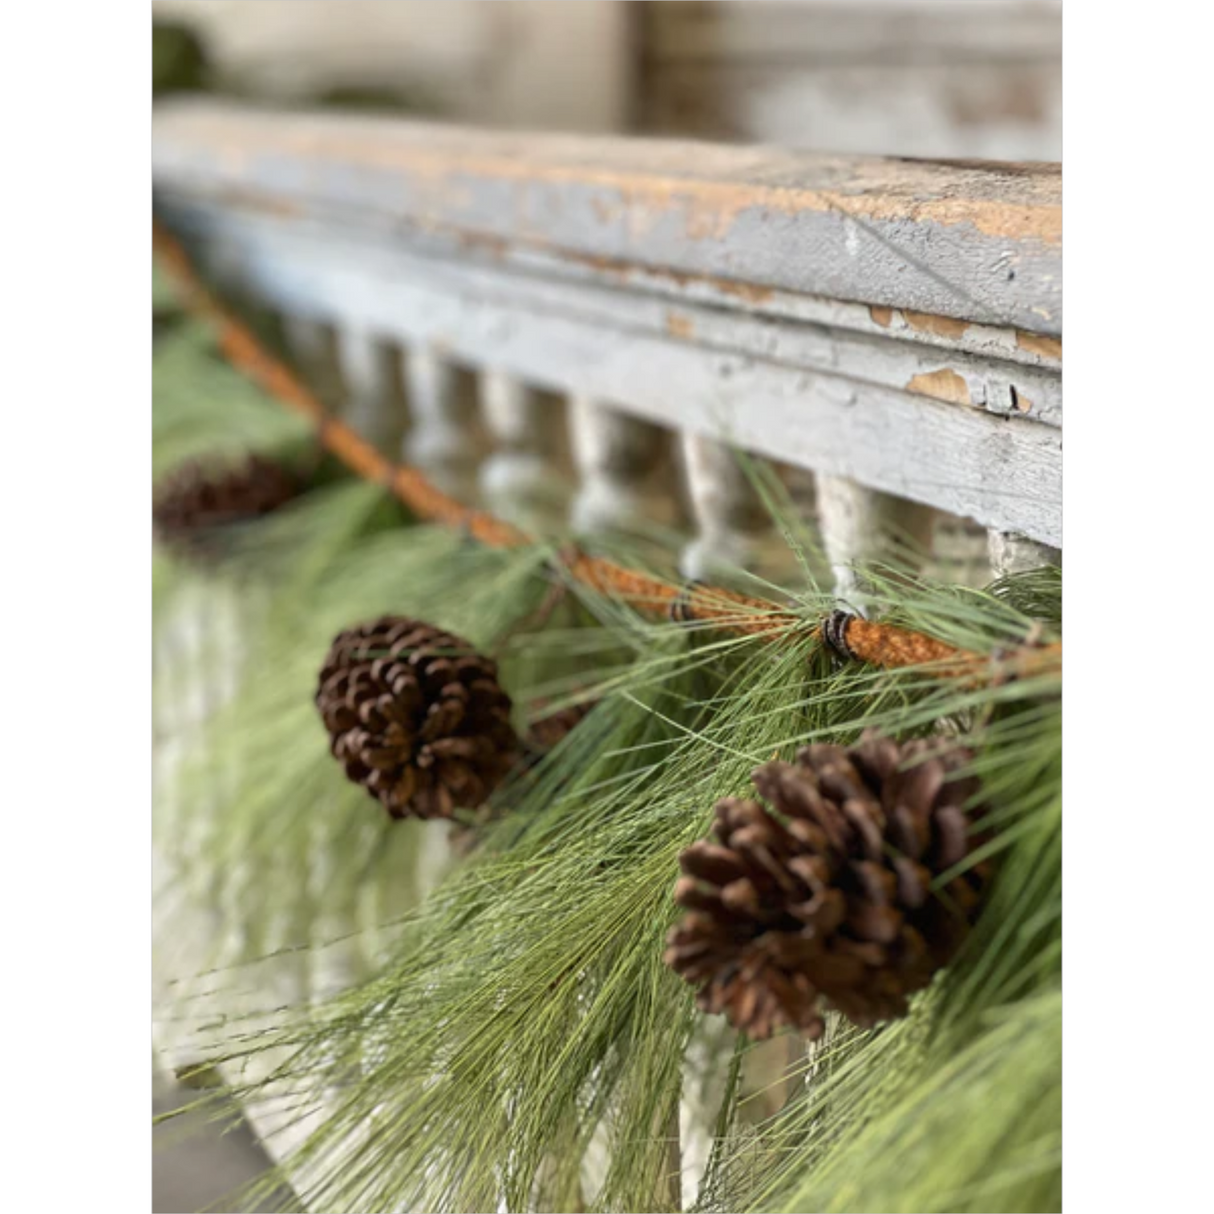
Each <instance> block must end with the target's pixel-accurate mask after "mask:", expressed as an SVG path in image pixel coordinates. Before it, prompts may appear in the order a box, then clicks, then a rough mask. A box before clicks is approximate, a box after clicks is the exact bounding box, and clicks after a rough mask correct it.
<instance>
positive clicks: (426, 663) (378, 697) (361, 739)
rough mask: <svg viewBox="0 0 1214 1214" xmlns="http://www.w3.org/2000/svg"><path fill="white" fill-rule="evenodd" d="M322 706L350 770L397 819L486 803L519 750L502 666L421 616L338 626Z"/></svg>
mask: <svg viewBox="0 0 1214 1214" xmlns="http://www.w3.org/2000/svg"><path fill="white" fill-rule="evenodd" d="M316 706H317V708H318V709H319V710H320V715H321V717H322V719H323V720H324V723H325V728H326V729H328V731H329V735H330V739H331V742H330V745H331V749H332V751H333V754H334V756H335V757H336V758H337V759H338V760H339V761H340V762H341V764H342V766H343V767H344V768H345V770H346V775H347V776H349V777H350V779H351V780H353V781H354V782H355V783H356V784H361V785H363V787H364V788H366V790H367V791H368V792H369V793H370V794H371V795H372V796H373V797H375V798H376V799H377V800H378V801H379V802H380V803H381V804H382V805H383V807H384V808H385V809H386V810H387V811H388V813H390V814H391V815H392V817H394V818H406V817H415V818H449V817H450V816H451V815H452V813H453V812H454V811H455V810H456V809H472V808H475V807H476V806H478V805H481V804H482V803H483V802H484V801H485V800H486V799H487V798H488V797H489V795H490V794H491V793H492V792H493V790H494V789H495V788H496V787H497V786H498V785H499V784H500V783H501V782H502V780H503V779H504V778H505V777H506V775H507V773H508V772H509V771H510V770H511V768H512V767H513V766H514V765H515V763H516V761H517V759H518V757H519V753H520V746H519V740H518V737H517V735H516V734H515V731H514V727H513V726H512V725H511V723H510V709H511V704H510V697H509V696H508V695H507V694H506V693H505V692H504V691H503V690H502V687H501V685H500V684H499V682H498V677H497V664H496V663H495V662H494V661H493V660H492V659H490V658H487V657H484V656H483V655H482V654H478V653H476V652H475V651H474V650H473V648H472V646H471V645H469V643H468V642H467V641H465V640H463V638H461V637H458V636H455V635H453V634H452V633H449V632H444V631H443V630H442V629H440V628H434V627H432V626H431V625H430V624H426V623H423V622H422V621H420V620H412V619H407V618H405V617H402V616H384V617H383V618H381V619H378V620H374V621H372V622H371V623H368V624H362V625H360V626H359V627H357V628H350V629H347V630H346V631H345V632H343V633H341V634H340V635H339V636H338V637H337V638H336V639H335V640H334V642H333V645H332V647H331V648H330V649H329V654H328V657H326V658H325V663H324V666H323V667H322V669H321V672H320V684H319V687H318V690H317V692H316Z"/></svg>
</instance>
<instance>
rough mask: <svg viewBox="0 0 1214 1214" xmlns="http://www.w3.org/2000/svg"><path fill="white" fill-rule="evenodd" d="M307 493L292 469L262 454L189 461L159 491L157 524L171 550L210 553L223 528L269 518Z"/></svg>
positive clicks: (166, 478)
mask: <svg viewBox="0 0 1214 1214" xmlns="http://www.w3.org/2000/svg"><path fill="white" fill-rule="evenodd" d="M301 490H302V485H301V484H300V481H299V479H298V477H297V476H296V475H295V474H294V473H293V472H292V471H291V470H290V469H289V468H287V467H286V466H285V465H283V464H280V463H278V462H277V461H276V460H272V459H268V458H266V457H265V456H262V455H248V456H246V457H245V458H243V459H240V460H237V461H235V462H232V461H221V460H214V459H194V460H187V461H186V462H185V463H182V464H179V465H178V466H177V467H176V468H174V469H173V470H172V471H171V472H169V473H168V474H167V475H165V476H164V477H162V478H161V480H160V481H159V482H158V483H157V485H156V488H155V489H154V490H153V494H152V523H153V525H154V527H155V530H156V535H157V538H158V539H159V540H160V541H161V542H162V543H163V544H165V545H166V546H169V547H173V548H176V549H178V550H181V551H186V552H189V553H191V554H204V553H205V552H207V551H209V550H210V549H211V548H212V547H213V540H214V539H215V536H216V533H217V531H218V530H219V529H220V528H222V527H228V526H231V525H232V524H234V523H246V522H250V521H251V520H253V519H255V518H260V517H261V516H263V515H266V514H269V513H270V512H271V511H272V510H277V509H278V508H279V507H280V506H283V505H285V504H286V503H287V502H289V501H290V500H291V499H292V498H294V497H297V496H298V495H299V493H300V492H301Z"/></svg>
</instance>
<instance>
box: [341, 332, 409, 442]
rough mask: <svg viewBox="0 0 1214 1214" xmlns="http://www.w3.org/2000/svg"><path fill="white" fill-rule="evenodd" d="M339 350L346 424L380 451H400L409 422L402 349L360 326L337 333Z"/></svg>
mask: <svg viewBox="0 0 1214 1214" xmlns="http://www.w3.org/2000/svg"><path fill="white" fill-rule="evenodd" d="M337 348H338V356H339V365H340V369H341V378H342V381H343V382H344V383H345V385H346V400H345V418H346V421H348V422H349V424H350V425H351V426H353V427H354V429H355V430H357V431H358V433H359V434H361V435H362V436H363V438H365V439H367V441H368V442H371V443H374V445H375V446H376V447H377V448H378V449H379V450H380V451H381V452H383V453H385V454H387V453H390V452H394V451H396V450H398V449H399V446H400V441H401V436H402V435H403V434H404V431H405V424H406V420H407V415H406V408H405V394H404V386H403V384H402V378H401V355H400V351H399V349H398V348H397V347H395V346H393V345H392V344H390V343H389V342H387V341H385V340H383V339H382V338H381V337H380V336H379V335H378V334H376V333H373V332H371V331H370V330H367V329H364V328H362V327H360V326H357V325H343V326H342V327H341V328H340V329H339V330H338V334H337Z"/></svg>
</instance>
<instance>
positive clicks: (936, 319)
mask: <svg viewBox="0 0 1214 1214" xmlns="http://www.w3.org/2000/svg"><path fill="white" fill-rule="evenodd" d="M902 316H903V319H905V321H906V323H907V324H908V325H910V327H911V328H912V329H914V330H916V332H919V333H935V334H936V335H937V336H938V337H948V338H952V339H956V338H959V337H964V336H965V331H966V329H968V328H969V327H970V324H969V321H968V320H955V319H954V318H953V317H951V316H932V315H930V314H929V313H927V312H907V311H904V312H903V313H902Z"/></svg>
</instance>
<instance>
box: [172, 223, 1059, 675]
mask: <svg viewBox="0 0 1214 1214" xmlns="http://www.w3.org/2000/svg"><path fill="white" fill-rule="evenodd" d="M152 242H153V246H154V248H155V250H156V252H157V253H158V254H159V256H160V258H161V260H162V263H163V265H164V267H165V269H166V270H167V271H168V272H169V273H170V275H171V276H172V277H173V279H174V280H175V281H176V284H177V287H178V289H179V290H180V291H181V294H182V296H183V298H184V300H185V302H186V304H187V305H188V306H189V307H191V308H192V309H193V310H194V311H195V312H197V313H198V314H200V315H202V316H204V317H205V318H206V319H207V320H209V321H210V322H211V323H212V324H213V325H214V326H215V328H216V330H217V331H218V335H219V343H220V348H221V350H222V351H223V354H224V356H225V357H226V358H227V359H228V361H229V362H231V364H232V365H233V366H234V367H236V368H237V369H238V370H239V371H241V372H242V373H243V374H244V375H246V376H248V378H249V379H251V380H253V382H254V383H256V384H258V385H259V386H260V387H261V388H263V389H264V390H265V391H266V392H267V393H268V394H269V395H270V396H272V397H274V398H275V399H276V400H278V401H279V402H280V403H282V404H284V405H286V406H287V407H288V408H291V409H294V410H295V411H296V412H298V413H300V414H302V415H303V416H304V417H307V418H308V419H309V420H311V421H312V422H313V423H314V424H315V425H316V428H317V434H318V437H319V440H320V442H321V444H322V445H323V446H324V447H325V448H326V449H327V450H328V451H329V452H330V453H331V454H333V455H334V456H335V457H336V458H337V459H339V460H341V461H342V463H344V464H345V465H346V466H347V467H348V468H349V469H350V470H351V471H352V472H354V473H356V474H357V475H358V476H360V477H362V478H364V479H365V480H369V481H374V482H378V483H379V484H382V485H385V486H386V487H387V488H388V489H390V490H391V492H392V493H393V495H394V496H395V497H397V498H398V499H399V500H400V501H401V502H403V503H404V504H405V505H406V506H407V507H408V508H409V509H410V510H411V511H412V512H413V513H414V514H416V515H417V516H418V517H419V518H423V519H426V520H428V521H431V522H437V523H443V524H446V525H448V526H451V527H459V528H462V529H463V530H464V531H466V532H467V533H468V534H469V535H471V536H473V537H474V538H475V539H477V540H479V541H480V542H481V543H483V544H485V545H487V546H489V547H492V548H517V547H521V546H523V545H525V544H528V543H530V542H531V537H530V536H528V535H527V534H526V533H525V532H523V531H521V530H519V529H518V528H517V527H515V526H514V525H513V524H511V523H508V522H505V521H504V520H503V519H499V518H497V517H496V516H494V515H492V514H489V513H487V512H485V511H483V510H473V509H470V508H469V507H467V506H465V505H463V503H461V502H459V501H457V500H456V499H455V498H453V497H451V496H450V495H448V494H446V493H444V492H443V491H442V490H441V489H439V488H438V487H437V486H435V485H434V484H432V483H431V482H430V480H429V479H427V477H426V476H425V474H424V473H422V472H421V471H419V470H418V469H417V468H411V467H408V466H407V465H404V464H397V463H394V462H393V461H392V460H390V459H388V458H387V457H386V456H384V455H382V454H381V453H380V452H379V451H378V450H376V448H375V447H374V446H372V445H371V444H370V443H369V442H367V441H366V439H364V438H362V437H361V436H360V435H359V434H358V433H357V432H356V431H354V430H352V429H351V428H350V427H349V426H347V425H346V424H345V422H343V421H340V420H339V419H337V418H335V417H330V416H328V415H327V413H326V411H325V408H324V405H323V404H321V402H320V400H319V399H317V397H316V396H315V395H314V394H313V393H312V392H311V391H310V390H309V389H308V387H307V385H306V384H304V383H303V382H302V381H301V380H300V379H299V377H298V376H296V375H295V373H294V372H293V371H292V370H291V369H290V368H289V367H288V366H286V364H285V363H283V362H282V361H281V360H279V359H278V358H276V357H275V356H274V355H273V354H271V353H270V352H269V351H268V350H267V349H266V348H265V347H264V346H263V345H262V343H261V342H260V341H259V340H258V338H257V337H256V336H255V335H254V334H253V332H252V331H251V330H250V329H249V328H248V327H247V326H246V325H244V324H243V323H242V322H241V321H239V320H238V319H237V318H236V317H235V316H234V315H232V313H231V312H229V311H228V309H227V308H226V307H224V305H223V304H222V303H220V302H219V300H218V299H217V298H216V297H215V296H214V295H213V294H212V293H211V292H210V291H208V290H207V288H206V287H205V286H204V285H203V283H202V281H201V279H200V278H199V276H198V274H197V272H196V271H195V269H194V267H193V265H191V263H190V259H189V257H188V256H187V255H186V252H185V250H184V249H183V248H182V246H181V244H180V243H179V242H178V241H177V240H176V239H175V238H174V237H173V236H171V235H170V234H169V232H168V231H167V230H166V229H165V227H164V226H163V224H161V223H160V221H159V220H155V219H154V220H153V221H152ZM561 560H562V562H563V564H564V567H565V569H566V570H567V572H568V574H569V576H570V577H571V578H573V579H574V580H575V581H577V582H580V583H582V584H583V585H585V586H589V587H591V588H593V589H595V590H597V591H599V592H600V593H601V594H606V595H610V596H612V597H614V598H618V599H621V600H624V601H627V602H628V603H630V604H632V605H633V606H634V607H636V608H637V609H638V610H640V611H643V612H645V613H646V614H648V615H653V616H659V617H667V618H669V617H672V616H673V617H675V618H678V619H682V620H699V621H701V622H704V623H707V624H712V625H714V626H716V627H717V628H719V629H720V630H721V631H723V632H729V633H734V634H738V635H752V636H761V635H775V634H779V633H782V632H783V631H785V630H786V629H787V628H789V627H792V626H797V625H800V624H801V623H803V620H802V618H801V617H800V616H797V615H794V614H793V613H791V612H789V611H787V610H785V609H784V608H782V607H781V606H780V605H779V604H778V603H773V602H771V601H769V600H766V599H757V598H750V597H748V596H746V595H743V594H737V593H735V592H734V591H732V590H726V589H723V588H721V587H715V586H704V585H695V586H693V587H691V588H687V587H683V586H678V585H675V584H672V583H670V582H667V581H663V580H662V579H661V578H656V577H653V576H651V575H649V574H646V573H642V572H641V571H639V570H636V569H629V568H627V567H626V566H623V565H619V564H616V563H615V562H614V561H609V560H606V559H604V558H602V557H596V556H589V555H587V554H586V553H583V552H579V551H577V550H576V549H571V550H568V551H566V552H565V553H564V554H563V555H562V557H561ZM817 635H818V637H819V639H820V640H823V628H822V626H821V625H819V626H818V628H817ZM833 647H834V648H835V649H841V650H843V651H845V652H846V654H847V655H848V656H850V657H852V658H854V659H856V660H857V661H861V662H865V663H867V664H869V665H871V666H878V667H885V668H890V669H892V668H898V667H906V666H931V667H932V668H933V670H934V671H935V672H936V673H939V674H943V675H947V676H949V677H961V678H972V679H974V680H975V681H980V682H990V681H995V680H997V681H1006V680H1007V679H1010V678H1023V677H1026V676H1028V675H1032V674H1041V673H1046V672H1053V671H1058V670H1059V669H1060V668H1061V665H1062V646H1061V644H1053V645H1045V646H1033V645H1029V646H1025V647H1023V648H1021V649H1016V650H1013V651H1010V652H1009V651H1003V652H1002V653H1001V654H999V655H998V656H996V657H987V656H984V655H982V654H978V653H973V652H971V651H969V650H964V649H957V648H954V647H953V646H951V645H948V644H946V643H945V642H944V641H939V640H936V639H935V638H933V637H929V636H926V635H924V634H923V633H921V632H914V631H912V630H911V629H908V628H901V627H899V626H898V625H896V624H884V623H881V622H879V621H873V620H864V619H860V618H858V617H855V616H851V617H848V618H847V619H845V620H843V621H842V622H841V623H840V625H839V627H838V633H837V636H836V637H835V638H834V644H833Z"/></svg>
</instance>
